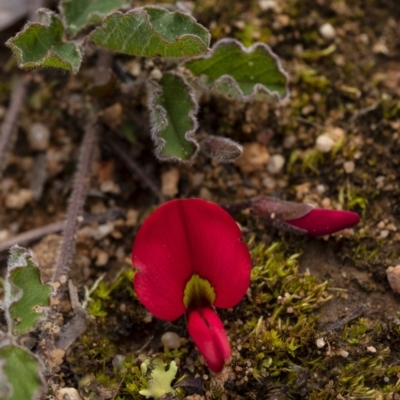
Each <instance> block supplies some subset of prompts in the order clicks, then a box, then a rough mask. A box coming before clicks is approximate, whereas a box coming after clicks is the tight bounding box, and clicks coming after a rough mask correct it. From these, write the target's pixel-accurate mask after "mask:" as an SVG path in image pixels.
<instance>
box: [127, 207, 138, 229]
mask: <svg viewBox="0 0 400 400" xmlns="http://www.w3.org/2000/svg"><path fill="white" fill-rule="evenodd" d="M138 218H139V211H138V210H135V209H133V208H131V209H129V210H128V212H127V213H126V226H135V225H136V224H137V222H138Z"/></svg>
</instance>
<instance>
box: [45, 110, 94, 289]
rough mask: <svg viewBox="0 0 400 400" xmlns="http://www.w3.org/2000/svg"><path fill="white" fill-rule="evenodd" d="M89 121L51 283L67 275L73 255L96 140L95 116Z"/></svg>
mask: <svg viewBox="0 0 400 400" xmlns="http://www.w3.org/2000/svg"><path fill="white" fill-rule="evenodd" d="M90 119H91V121H89V122H88V123H87V125H86V129H85V135H84V137H83V142H82V145H81V150H80V155H79V160H78V169H77V171H76V175H75V178H74V185H73V189H72V194H71V197H70V203H69V206H68V210H67V218H66V221H65V226H64V230H63V240H62V243H61V247H60V251H59V253H58V257H57V262H56V267H55V270H54V275H53V279H52V281H53V282H56V281H58V280H59V279H60V278H61V276H63V275H67V274H68V271H69V268H70V265H71V262H72V258H73V255H74V253H75V233H76V230H77V228H78V223H79V218H80V217H81V214H82V209H83V204H84V201H85V196H86V192H87V189H88V183H89V176H90V166H91V163H92V158H93V154H94V149H95V147H96V144H97V139H98V125H97V116H96V117H95V118H94V116H93V115H92V116H91V118H90ZM94 119H96V120H94Z"/></svg>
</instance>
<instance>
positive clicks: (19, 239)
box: [0, 208, 122, 252]
mask: <svg viewBox="0 0 400 400" xmlns="http://www.w3.org/2000/svg"><path fill="white" fill-rule="evenodd" d="M121 216H122V211H121V210H120V209H119V208H111V209H110V210H107V211H106V212H104V213H101V214H90V215H86V216H85V217H83V220H82V222H81V223H80V224H79V226H81V225H85V224H89V223H91V222H99V223H103V222H107V221H112V220H114V219H117V218H119V217H121ZM64 225H65V221H57V222H53V223H51V224H48V225H45V226H41V227H39V228H35V229H32V230H30V231H27V232H23V233H21V234H19V235H17V236H14V237H12V238H11V239H7V240H5V241H4V242H1V243H0V252H2V251H4V250H8V249H9V248H10V247H11V246H14V244H26V243H29V242H33V241H34V240H38V239H40V238H41V237H43V236H46V235H51V234H52V233H57V232H60V231H62V229H63V227H64Z"/></svg>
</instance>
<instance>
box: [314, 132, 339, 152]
mask: <svg viewBox="0 0 400 400" xmlns="http://www.w3.org/2000/svg"><path fill="white" fill-rule="evenodd" d="M334 145H335V142H334V141H333V139H332V138H330V137H329V136H328V135H325V134H322V135H319V136H318V137H317V140H316V142H315V147H316V148H317V150H318V151H320V152H321V153H329V152H330V151H331V150H332V149H333V146H334Z"/></svg>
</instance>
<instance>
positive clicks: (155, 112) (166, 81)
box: [147, 73, 199, 161]
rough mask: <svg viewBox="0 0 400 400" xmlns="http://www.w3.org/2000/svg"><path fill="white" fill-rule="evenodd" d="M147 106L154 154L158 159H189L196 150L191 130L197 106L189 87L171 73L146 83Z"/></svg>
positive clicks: (193, 125) (194, 126) (194, 124)
mask: <svg viewBox="0 0 400 400" xmlns="http://www.w3.org/2000/svg"><path fill="white" fill-rule="evenodd" d="M147 88H148V108H149V111H150V125H151V134H152V138H153V141H154V143H155V145H156V149H155V152H156V156H157V157H158V158H159V159H160V160H164V161H166V160H181V161H183V160H189V159H191V158H192V157H193V156H194V155H195V154H196V153H197V151H198V147H199V145H198V143H197V142H196V140H195V139H194V137H193V136H194V133H195V131H196V129H197V127H198V124H197V120H196V114H197V109H198V105H197V102H196V100H195V98H194V96H193V93H192V88H191V87H190V86H188V84H187V83H186V82H185V80H184V79H183V78H182V77H181V76H179V75H177V74H173V73H166V74H164V75H163V77H162V79H161V81H160V82H159V83H158V82H156V81H151V82H150V83H149V84H148V86H147Z"/></svg>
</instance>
